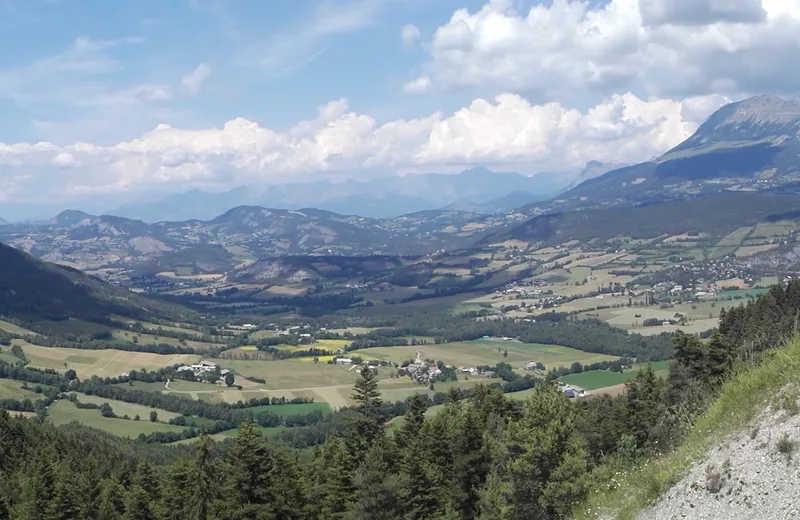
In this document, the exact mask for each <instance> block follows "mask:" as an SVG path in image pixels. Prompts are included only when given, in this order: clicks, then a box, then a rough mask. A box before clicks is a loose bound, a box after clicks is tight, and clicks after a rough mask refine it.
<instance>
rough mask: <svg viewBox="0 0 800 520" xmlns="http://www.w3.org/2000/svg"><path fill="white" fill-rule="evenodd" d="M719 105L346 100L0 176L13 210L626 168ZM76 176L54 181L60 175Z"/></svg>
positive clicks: (2, 155)
mask: <svg viewBox="0 0 800 520" xmlns="http://www.w3.org/2000/svg"><path fill="white" fill-rule="evenodd" d="M726 101H727V100H726V99H724V98H721V97H719V96H702V97H694V98H689V99H685V100H683V101H675V100H671V99H652V100H646V99H641V98H639V97H637V96H636V95H634V94H631V93H627V94H623V95H615V96H611V97H609V98H608V99H606V100H605V101H604V102H602V103H599V104H597V105H596V106H594V107H592V108H590V109H588V110H584V111H581V110H578V109H575V108H571V107H568V106H565V105H562V104H560V103H546V104H539V105H537V104H534V103H531V102H530V101H528V100H527V99H526V98H524V97H522V96H520V95H518V94H513V93H505V94H500V95H497V96H495V97H494V98H489V99H483V98H478V99H475V100H474V101H473V102H472V103H470V105H469V106H466V107H463V108H461V109H459V110H457V111H455V112H454V113H452V114H449V115H446V114H442V113H440V112H436V113H433V114H430V115H429V116H427V117H421V118H416V119H410V120H406V119H398V120H394V121H388V122H384V123H379V122H377V121H376V120H375V119H374V118H373V117H371V116H369V115H367V114H360V113H356V112H354V111H352V110H351V109H350V108H349V106H348V104H347V100H345V99H338V100H334V101H332V102H330V103H328V104H326V105H323V106H321V107H319V109H318V116H317V118H316V119H314V120H310V121H301V122H299V123H297V124H296V125H295V126H294V127H293V128H290V129H288V130H285V131H279V130H275V129H271V128H267V127H264V126H262V125H260V124H259V123H257V122H255V121H251V120H248V119H245V118H236V119H232V120H230V121H228V122H226V123H225V124H224V125H222V126H221V127H219V128H208V129H202V130H196V129H192V130H190V129H183V128H176V127H173V126H170V125H168V124H161V125H158V126H157V127H156V128H154V129H153V130H152V131H150V132H147V133H145V134H143V135H141V136H140V137H138V138H136V139H132V140H128V141H123V142H119V143H116V144H114V145H110V146H99V145H95V144H91V143H73V144H71V145H67V146H58V145H55V144H52V143H48V142H40V143H14V144H2V143H0V178H2V179H8V180H9V181H8V182H6V184H7V185H8V186H5V185H4V189H5V190H6V192H9V193H10V192H13V193H15V200H19V201H26V200H30V201H37V200H42V199H46V200H51V201H52V200H68V199H69V198H70V197H76V196H88V195H95V194H116V195H120V194H123V193H130V192H140V193H143V192H148V191H151V190H158V191H159V192H164V191H170V190H172V191H179V190H185V189H187V188H190V187H201V188H202V187H229V186H234V185H240V184H248V183H274V182H286V181H296V180H300V179H307V178H315V177H323V176H325V177H330V176H348V177H352V176H356V177H357V176H358V175H359V174H361V173H365V172H383V173H392V172H395V173H402V172H413V171H431V170H434V171H435V170H436V169H443V170H453V169H458V168H463V167H469V166H471V165H476V164H484V165H489V166H492V165H501V166H502V167H503V168H505V169H516V170H518V171H524V172H534V171H538V170H544V169H550V168H565V167H573V168H579V167H580V166H582V165H583V164H585V163H586V162H587V161H589V160H600V161H609V162H612V161H613V162H635V161H640V160H646V159H649V158H651V157H652V156H654V155H657V154H660V153H662V152H664V151H666V150H667V149H668V148H670V147H672V146H674V145H676V144H677V143H679V142H680V141H682V140H683V139H685V138H686V137H688V136H689V135H690V134H691V133H692V132H693V131H694V130H695V129H696V128H697V126H698V125H699V124H700V123H701V122H702V121H703V120H704V119H705V118H706V117H707V116H708V115H709V114H710V113H711V112H712V111H713V110H715V109H716V108H718V107H719V106H721V105H722V104H724V103H725V102H726ZM75 166H80V168H74V169H72V170H70V173H69V175H66V174H64V172H63V171H61V170H63V169H64V168H68V167H75Z"/></svg>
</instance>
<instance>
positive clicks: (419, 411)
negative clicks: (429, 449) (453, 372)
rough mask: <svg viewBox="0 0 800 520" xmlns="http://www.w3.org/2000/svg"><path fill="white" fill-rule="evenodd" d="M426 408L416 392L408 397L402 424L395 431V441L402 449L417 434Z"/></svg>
mask: <svg viewBox="0 0 800 520" xmlns="http://www.w3.org/2000/svg"><path fill="white" fill-rule="evenodd" d="M427 409H428V407H427V405H426V404H425V400H424V399H423V398H422V396H421V395H419V394H416V395H414V396H412V397H410V398H409V399H408V408H407V409H406V413H405V415H404V416H403V419H404V420H403V426H401V427H400V430H399V431H398V432H397V433H395V436H394V438H395V442H396V443H397V447H398V448H399V449H400V450H401V451H402V450H403V449H405V448H406V447H407V446H409V445H410V444H411V443H412V442H414V440H415V439H416V438H417V435H419V430H420V428H422V424H423V422H425V411H426V410H427Z"/></svg>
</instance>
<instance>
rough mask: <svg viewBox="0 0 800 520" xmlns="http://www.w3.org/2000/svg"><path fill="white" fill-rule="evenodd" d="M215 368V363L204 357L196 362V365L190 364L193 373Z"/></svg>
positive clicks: (210, 370)
mask: <svg viewBox="0 0 800 520" xmlns="http://www.w3.org/2000/svg"><path fill="white" fill-rule="evenodd" d="M216 369H217V364H216V363H214V362H212V361H208V360H207V359H204V360H203V361H201V362H199V363H197V364H196V365H192V370H194V372H195V374H197V373H200V374H202V373H203V372H213V371H215V370H216Z"/></svg>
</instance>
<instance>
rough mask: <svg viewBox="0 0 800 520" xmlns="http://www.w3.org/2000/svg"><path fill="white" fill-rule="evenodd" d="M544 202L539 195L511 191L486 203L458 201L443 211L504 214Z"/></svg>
mask: <svg viewBox="0 0 800 520" xmlns="http://www.w3.org/2000/svg"><path fill="white" fill-rule="evenodd" d="M542 200H546V198H545V197H542V196H541V195H535V194H533V193H531V192H529V191H524V190H517V191H512V192H511V193H508V194H506V195H503V196H502V197H498V198H496V199H492V200H490V201H488V202H472V201H469V200H460V201H456V202H454V203H452V204H448V205H447V206H445V207H444V208H442V209H444V210H452V211H465V212H470V213H478V214H486V215H488V214H492V213H505V212H507V211H511V210H513V209H516V208H521V207H523V206H527V205H529V204H533V203H535V202H539V201H542Z"/></svg>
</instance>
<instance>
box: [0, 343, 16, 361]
mask: <svg viewBox="0 0 800 520" xmlns="http://www.w3.org/2000/svg"><path fill="white" fill-rule="evenodd" d="M0 361H5V362H6V363H8V364H10V365H14V364H16V363H17V362H18V361H19V358H18V357H17V356H15V355H14V354H12V353H11V349H10V348H7V347H0Z"/></svg>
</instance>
